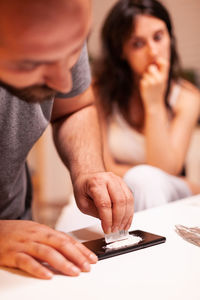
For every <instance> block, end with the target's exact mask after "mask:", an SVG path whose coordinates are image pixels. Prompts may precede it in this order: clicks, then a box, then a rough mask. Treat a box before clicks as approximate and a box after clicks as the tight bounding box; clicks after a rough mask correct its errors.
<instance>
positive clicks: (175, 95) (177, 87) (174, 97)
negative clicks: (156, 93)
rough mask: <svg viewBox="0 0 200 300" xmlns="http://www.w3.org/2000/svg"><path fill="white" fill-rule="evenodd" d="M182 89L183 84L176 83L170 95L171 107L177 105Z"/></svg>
mask: <svg viewBox="0 0 200 300" xmlns="http://www.w3.org/2000/svg"><path fill="white" fill-rule="evenodd" d="M180 91H181V86H180V84H179V83H176V84H174V86H173V89H172V91H171V94H170V97H169V105H170V107H174V106H175V105H176V101H177V99H178V96H179V94H180Z"/></svg>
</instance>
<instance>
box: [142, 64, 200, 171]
mask: <svg viewBox="0 0 200 300" xmlns="http://www.w3.org/2000/svg"><path fill="white" fill-rule="evenodd" d="M162 68H163V69H164V68H165V66H162V67H161V70H155V68H154V69H152V70H151V69H150V72H149V74H148V76H147V77H146V78H145V79H144V80H143V82H142V84H141V90H142V93H141V94H142V95H143V103H144V107H145V136H146V149H147V163H148V164H150V165H153V166H156V167H159V168H161V169H163V170H164V171H166V172H168V173H171V174H174V175H178V174H180V172H181V170H182V168H183V165H184V161H185V157H186V154H187V150H188V147H189V142H190V139H191V136H192V132H193V129H194V127H195V124H196V122H197V120H198V117H199V111H200V93H199V91H198V90H197V89H196V88H195V87H193V86H192V85H191V84H189V83H187V82H185V83H184V85H183V87H182V88H181V92H180V95H179V98H178V99H177V103H176V105H175V107H174V113H175V115H174V117H173V120H172V121H171V122H169V118H168V114H167V109H166V107H165V104H164V97H163V91H164V89H163V87H164V82H165V81H166V78H165V77H164V76H163V74H162ZM163 73H164V71H163Z"/></svg>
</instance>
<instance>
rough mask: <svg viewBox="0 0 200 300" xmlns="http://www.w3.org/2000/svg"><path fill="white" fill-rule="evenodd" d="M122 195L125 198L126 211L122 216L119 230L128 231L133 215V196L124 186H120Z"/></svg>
mask: <svg viewBox="0 0 200 300" xmlns="http://www.w3.org/2000/svg"><path fill="white" fill-rule="evenodd" d="M122 188H123V191H124V195H125V197H126V211H125V214H124V217H123V219H122V222H121V225H120V230H128V229H129V227H130V226H131V223H132V219H133V213H134V203H133V202H134V200H133V194H132V192H131V191H130V190H129V188H128V187H127V186H125V184H123V186H122Z"/></svg>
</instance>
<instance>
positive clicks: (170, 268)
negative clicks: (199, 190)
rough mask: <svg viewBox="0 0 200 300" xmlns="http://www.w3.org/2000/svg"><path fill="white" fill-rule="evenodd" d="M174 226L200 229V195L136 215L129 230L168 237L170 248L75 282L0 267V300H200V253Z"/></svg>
mask: <svg viewBox="0 0 200 300" xmlns="http://www.w3.org/2000/svg"><path fill="white" fill-rule="evenodd" d="M176 224H182V225H185V226H200V196H196V197H191V198H188V199H185V200H181V201H177V202H175V203H172V204H168V205H165V206H161V207H157V208H154V209H150V210H146V211H142V212H140V213H136V214H135V216H134V222H133V225H132V228H131V229H132V230H134V229H141V230H145V231H149V232H152V233H155V234H160V235H164V236H166V238H167V241H166V243H164V244H160V245H156V246H153V247H149V248H146V249H142V250H139V251H135V252H131V253H128V254H124V255H120V256H116V257H113V258H110V259H105V260H101V261H99V262H98V263H97V264H96V265H94V266H93V267H92V271H91V272H90V273H82V274H81V275H80V276H79V277H77V278H71V277H67V276H62V275H55V276H54V278H53V279H52V280H50V281H45V280H38V279H35V278H31V277H29V276H27V275H25V274H24V273H23V272H20V271H16V270H10V269H5V268H0V300H15V299H19V300H23V299H26V300H33V299H34V300H36V299H47V300H64V299H70V300H76V299H79V300H80V299H87V300H90V299H92V300H100V299H101V300H107V299H109V300H113V299H114V300H115V299H136V300H147V299H152V300H158V299H159V300H165V299H166V300H179V299H180V300H200V248H199V247H197V246H195V245H193V244H190V243H188V242H186V241H185V240H183V239H182V238H181V237H180V236H178V235H177V233H176V232H175V230H174V226H175V225H176ZM61 227H62V224H59V229H62V230H64V228H61ZM71 235H73V236H74V237H76V238H78V239H79V240H80V241H83V240H87V239H93V238H98V237H102V231H101V229H100V226H99V225H95V226H93V227H89V228H86V229H82V230H77V231H75V232H72V233H71Z"/></svg>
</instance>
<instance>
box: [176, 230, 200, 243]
mask: <svg viewBox="0 0 200 300" xmlns="http://www.w3.org/2000/svg"><path fill="white" fill-rule="evenodd" d="M175 228H176V229H175V230H176V232H177V233H178V234H179V235H180V236H181V237H182V238H183V239H184V240H186V241H187V242H189V243H192V244H194V245H196V246H199V247H200V227H186V226H183V225H175Z"/></svg>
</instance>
